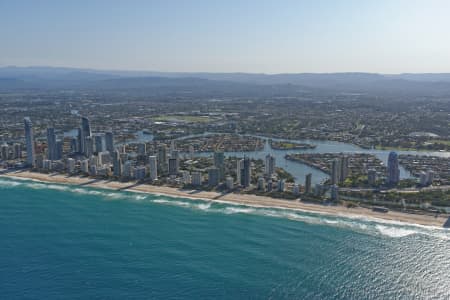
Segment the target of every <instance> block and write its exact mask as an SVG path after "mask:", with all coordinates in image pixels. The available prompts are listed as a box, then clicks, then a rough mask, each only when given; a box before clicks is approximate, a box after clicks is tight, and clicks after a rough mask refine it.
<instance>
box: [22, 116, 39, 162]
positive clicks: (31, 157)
mask: <svg viewBox="0 0 450 300" xmlns="http://www.w3.org/2000/svg"><path fill="white" fill-rule="evenodd" d="M23 121H24V125H25V144H26V147H27V166H29V167H34V166H35V158H36V152H35V149H34V131H33V123H32V122H31V120H30V118H29V117H26V118H24V119H23Z"/></svg>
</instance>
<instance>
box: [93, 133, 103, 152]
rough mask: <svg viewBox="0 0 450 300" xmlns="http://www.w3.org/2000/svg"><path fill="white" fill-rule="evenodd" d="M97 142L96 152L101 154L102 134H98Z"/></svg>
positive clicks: (95, 137) (96, 136) (95, 139)
mask: <svg viewBox="0 0 450 300" xmlns="http://www.w3.org/2000/svg"><path fill="white" fill-rule="evenodd" d="M94 141H95V152H96V153H100V152H103V137H102V135H101V134H96V135H95V136H94Z"/></svg>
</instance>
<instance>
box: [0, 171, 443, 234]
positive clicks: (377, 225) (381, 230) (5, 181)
mask: <svg viewBox="0 0 450 300" xmlns="http://www.w3.org/2000/svg"><path fill="white" fill-rule="evenodd" d="M17 186H24V187H27V188H32V189H51V190H57V191H63V192H64V191H65V192H72V193H77V194H81V195H93V196H100V197H102V198H104V199H111V200H114V199H117V200H135V201H142V200H150V202H153V203H156V204H162V205H173V206H180V207H185V208H191V209H195V210H201V211H205V212H212V213H223V214H229V215H231V214H252V215H260V216H266V217H275V218H284V219H290V220H293V221H300V222H304V223H308V224H317V225H327V226H333V227H340V228H348V229H353V230H357V231H360V232H366V233H367V232H368V233H373V232H374V231H375V232H376V233H378V234H381V235H384V236H389V237H393V238H398V237H404V236H408V235H412V234H422V235H428V236H434V237H437V238H440V239H444V240H450V230H449V229H445V228H440V227H435V226H427V225H420V224H414V223H406V222H401V221H394V220H385V219H380V218H374V217H369V216H360V215H351V214H348V215H347V214H345V215H344V214H339V213H336V214H334V213H328V212H319V211H309V210H303V209H300V208H284V207H277V206H273V207H267V206H260V205H253V204H238V203H235V202H230V201H226V200H210V199H204V198H191V197H182V196H173V195H166V194H153V193H148V192H141V191H136V190H126V191H115V190H113V189H109V188H100V187H80V186H75V185H73V184H70V183H63V184H59V183H49V182H47V181H40V180H36V179H30V180H29V179H25V178H20V179H18V180H16V177H7V178H2V179H0V188H1V187H3V188H14V187H17ZM136 194H138V195H136ZM152 196H153V197H155V196H156V197H161V198H157V199H148V198H152ZM180 199H185V200H186V201H182V200H180ZM373 229H375V230H373Z"/></svg>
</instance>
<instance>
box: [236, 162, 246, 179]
mask: <svg viewBox="0 0 450 300" xmlns="http://www.w3.org/2000/svg"><path fill="white" fill-rule="evenodd" d="M243 168H244V160H243V159H238V160H237V163H236V181H237V183H238V184H239V185H242V178H241V175H242V169H243Z"/></svg>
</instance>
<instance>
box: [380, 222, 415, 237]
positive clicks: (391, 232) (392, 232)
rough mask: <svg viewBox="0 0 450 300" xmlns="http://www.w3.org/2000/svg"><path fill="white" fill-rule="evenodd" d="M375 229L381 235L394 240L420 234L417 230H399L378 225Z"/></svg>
mask: <svg viewBox="0 0 450 300" xmlns="http://www.w3.org/2000/svg"><path fill="white" fill-rule="evenodd" d="M375 227H376V229H377V230H378V231H379V232H380V233H381V234H383V235H386V236H389V237H394V238H399V237H404V236H408V235H412V234H416V233H420V232H418V231H416V230H411V229H405V228H398V227H394V226H384V225H376V226H375Z"/></svg>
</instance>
